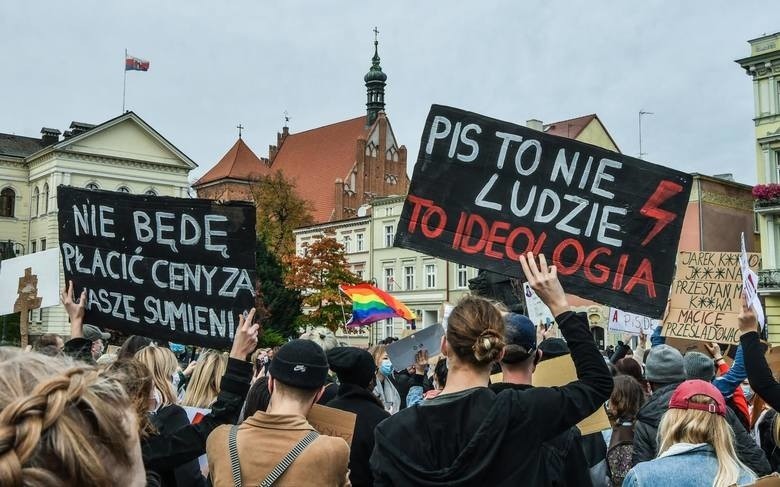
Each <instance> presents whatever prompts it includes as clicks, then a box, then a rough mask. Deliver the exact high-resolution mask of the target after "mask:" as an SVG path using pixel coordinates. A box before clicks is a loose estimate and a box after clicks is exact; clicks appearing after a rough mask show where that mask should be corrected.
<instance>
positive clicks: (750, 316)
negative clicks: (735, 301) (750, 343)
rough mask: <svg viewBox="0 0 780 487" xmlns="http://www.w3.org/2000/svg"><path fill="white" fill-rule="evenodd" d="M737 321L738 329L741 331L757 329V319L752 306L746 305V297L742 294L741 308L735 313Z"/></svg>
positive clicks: (746, 331)
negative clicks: (737, 313)
mask: <svg viewBox="0 0 780 487" xmlns="http://www.w3.org/2000/svg"><path fill="white" fill-rule="evenodd" d="M737 321H738V322H739V331H741V332H742V333H748V332H751V331H758V319H757V318H756V313H755V311H753V308H752V307H750V306H748V303H747V299H746V298H745V296H744V295H743V296H742V310H741V311H740V312H739V315H737Z"/></svg>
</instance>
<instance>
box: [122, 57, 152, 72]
mask: <svg viewBox="0 0 780 487" xmlns="http://www.w3.org/2000/svg"><path fill="white" fill-rule="evenodd" d="M125 71H149V61H147V60H145V59H141V58H137V57H133V56H127V55H126V56H125Z"/></svg>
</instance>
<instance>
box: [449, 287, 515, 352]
mask: <svg viewBox="0 0 780 487" xmlns="http://www.w3.org/2000/svg"><path fill="white" fill-rule="evenodd" d="M447 345H448V346H449V348H450V349H451V350H452V351H453V352H454V353H455V355H457V356H458V358H459V359H461V360H464V361H465V362H467V363H470V364H472V365H475V366H478V367H484V366H487V365H489V364H490V363H491V362H495V361H496V360H498V357H499V356H500V355H501V351H502V350H503V349H504V345H505V342H504V318H503V317H502V316H501V312H500V311H499V310H498V309H497V308H496V307H495V306H494V305H493V304H492V303H491V302H490V301H488V300H487V299H484V298H480V297H477V296H471V295H466V296H464V297H463V298H462V299H461V300H460V301H459V302H458V305H457V306H455V308H454V309H453V310H452V313H450V316H449V318H447Z"/></svg>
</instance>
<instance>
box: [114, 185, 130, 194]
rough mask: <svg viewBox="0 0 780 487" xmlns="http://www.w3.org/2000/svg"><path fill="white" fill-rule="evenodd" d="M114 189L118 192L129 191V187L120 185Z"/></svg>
mask: <svg viewBox="0 0 780 487" xmlns="http://www.w3.org/2000/svg"><path fill="white" fill-rule="evenodd" d="M116 190H117V191H119V192H120V193H129V192H130V188H128V187H127V186H120V187H118V188H116Z"/></svg>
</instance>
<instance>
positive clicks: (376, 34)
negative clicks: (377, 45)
mask: <svg viewBox="0 0 780 487" xmlns="http://www.w3.org/2000/svg"><path fill="white" fill-rule="evenodd" d="M374 42H379V29H377V28H376V26H374Z"/></svg>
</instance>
